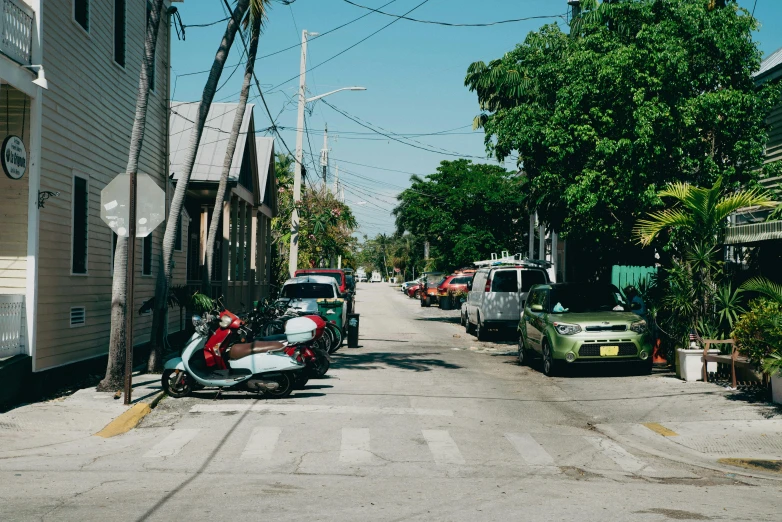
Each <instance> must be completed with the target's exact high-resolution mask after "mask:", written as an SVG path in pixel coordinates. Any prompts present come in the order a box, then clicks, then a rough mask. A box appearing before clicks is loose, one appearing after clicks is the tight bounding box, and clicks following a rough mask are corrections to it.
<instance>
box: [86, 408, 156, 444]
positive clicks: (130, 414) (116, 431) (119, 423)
mask: <svg viewBox="0 0 782 522" xmlns="http://www.w3.org/2000/svg"><path fill="white" fill-rule="evenodd" d="M151 411H152V408H150V407H149V404H134V405H133V406H131V407H130V408H129V409H128V410H126V411H125V413H123V414H122V415H120V416H119V417H117V418H116V419H114V420H113V421H111V422H110V423H108V424H107V425H106V427H105V428H103V429H102V430H100V431H99V432H98V433H96V434H95V436H96V437H103V438H106V439H108V438H109V437H115V436H117V435H122V434H123V433H127V432H128V431H130V430H132V429H133V428H135V427H136V426H138V423H139V422H141V419H143V418H144V417H145V416H146V415H147V414H148V413H149V412H151Z"/></svg>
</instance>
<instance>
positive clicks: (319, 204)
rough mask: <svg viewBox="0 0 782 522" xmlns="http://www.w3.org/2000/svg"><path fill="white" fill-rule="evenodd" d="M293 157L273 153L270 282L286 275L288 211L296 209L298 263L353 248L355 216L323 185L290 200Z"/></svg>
mask: <svg viewBox="0 0 782 522" xmlns="http://www.w3.org/2000/svg"><path fill="white" fill-rule="evenodd" d="M293 167H294V159H293V158H292V157H291V156H289V155H287V154H277V157H276V160H275V171H276V173H277V190H278V197H277V208H278V209H279V212H278V215H277V217H275V218H274V219H272V241H273V244H274V248H273V255H274V260H273V278H274V280H275V281H273V284H276V285H277V286H279V285H281V284H282V283H283V282H284V281H285V280H286V279H288V255H289V251H290V241H291V230H290V228H291V213H292V212H293V206H294V204H295V205H297V209H298V211H299V217H300V221H299V226H300V228H299V267H310V266H324V265H326V266H327V265H328V264H329V262H331V261H333V260H335V259H336V258H337V257H338V256H343V257H348V256H349V255H350V254H351V252H352V251H353V250H354V249H355V244H356V239H355V238H354V237H353V232H354V231H355V229H356V228H357V227H358V223H357V222H356V218H355V217H354V216H353V213H352V212H351V210H350V207H348V206H347V205H346V204H344V203H342V202H341V201H339V200H338V199H337V198H336V197H335V196H334V194H332V193H331V192H330V191H329V190H327V189H321V190H305V191H303V193H302V199H301V201H298V202H294V201H293Z"/></svg>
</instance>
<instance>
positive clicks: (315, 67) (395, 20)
mask: <svg viewBox="0 0 782 522" xmlns="http://www.w3.org/2000/svg"><path fill="white" fill-rule="evenodd" d="M427 2H429V0H423V2H421V3H420V4H418V5H416V6H415V7H413V8H412V9H410V10H409V11H407V12H406V13H405V15H407V14H410V13H412V12H413V11H415V10H416V9H418V8H419V7H421V6H422V5H424V4H425V3H427ZM386 5H388V4H386ZM399 20H400V19H399V18H395V19H394V20H392V21H391V22H389V23H387V24H386V25H384V26H383V27H381V28H380V29H378V30H377V31H374V32H372V33H370V34H369V35H368V36H365V37H364V38H362V39H361V40H359V41H358V42H356V43H354V44H353V45H351V46H350V47H347V48H346V49H343V50H341V51H340V52H338V53H337V54H335V55H334V56H332V57H331V58H327V59H326V60H324V61H322V62H320V63H319V64H317V65H313V66H312V67H310V68H309V69H307V70H306V71H304V73H299V74H297V75H296V76H291V77H290V78H288V79H287V80H285V81H284V82H281V83H279V84H277V85H275V86H274V87H272V90H274V89H276V88H278V87H281V86H283V85H285V84H286V83H288V82H290V81H293V80H296V79H297V78H299V77H300V76H301V75H302V74H306V73H308V72H310V71H314V70H315V69H317V68H318V67H320V66H321V65H325V64H327V63H329V62H330V61H331V60H334V59H335V58H337V57H339V56H342V55H343V54H345V53H346V52H348V51H350V50H351V49H353V48H354V47H357V46H358V45H360V44H362V43H364V42H366V41H367V40H369V39H370V38H372V37H373V36H375V35H376V34H377V33H379V32H380V31H382V30H384V29H386V28H387V27H390V26H392V25H393V24H395V23H396V22H398V21H399ZM313 39H314V38H313Z"/></svg>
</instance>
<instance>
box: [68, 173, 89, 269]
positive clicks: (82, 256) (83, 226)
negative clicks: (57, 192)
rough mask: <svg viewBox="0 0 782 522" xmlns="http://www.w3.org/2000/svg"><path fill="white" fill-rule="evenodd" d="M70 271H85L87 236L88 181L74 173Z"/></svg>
mask: <svg viewBox="0 0 782 522" xmlns="http://www.w3.org/2000/svg"><path fill="white" fill-rule="evenodd" d="M71 212H72V214H71V273H72V274H79V275H83V274H86V273H87V238H88V235H89V181H88V179H87V177H86V176H82V175H79V174H74V176H73V194H72V198H71Z"/></svg>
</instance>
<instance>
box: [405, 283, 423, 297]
mask: <svg viewBox="0 0 782 522" xmlns="http://www.w3.org/2000/svg"><path fill="white" fill-rule="evenodd" d="M421 281H422V280H421V279H419V280H418V281H413V284H412V285H410V286H408V287H407V290H405V292H406V293H407V297H410V298H411V299H412V298H415V299H418V298H419V297H420V292H421Z"/></svg>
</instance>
